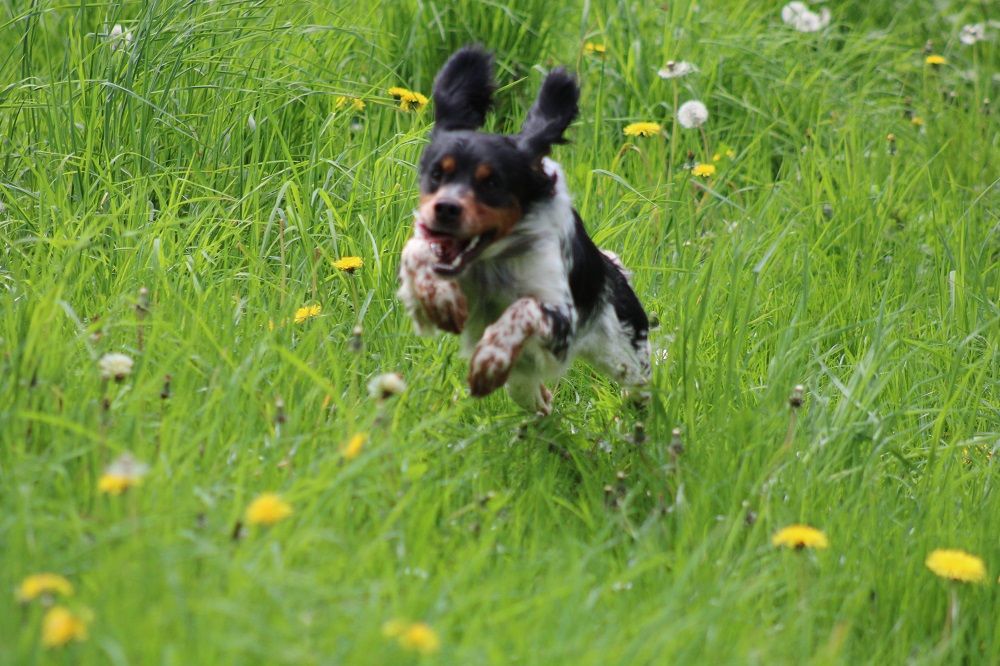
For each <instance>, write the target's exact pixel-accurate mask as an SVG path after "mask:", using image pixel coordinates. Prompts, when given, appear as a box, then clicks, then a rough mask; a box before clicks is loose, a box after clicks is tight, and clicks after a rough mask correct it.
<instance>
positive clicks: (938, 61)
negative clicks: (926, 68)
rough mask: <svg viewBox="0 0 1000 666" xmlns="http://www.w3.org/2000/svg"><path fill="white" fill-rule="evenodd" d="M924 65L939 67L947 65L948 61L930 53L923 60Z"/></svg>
mask: <svg viewBox="0 0 1000 666" xmlns="http://www.w3.org/2000/svg"><path fill="white" fill-rule="evenodd" d="M924 64H926V65H930V66H931V67H940V66H941V65H946V64H948V61H947V60H946V59H945V57H944V56H942V55H937V54H934V53H932V54H931V55H929V56H927V57H926V58H924Z"/></svg>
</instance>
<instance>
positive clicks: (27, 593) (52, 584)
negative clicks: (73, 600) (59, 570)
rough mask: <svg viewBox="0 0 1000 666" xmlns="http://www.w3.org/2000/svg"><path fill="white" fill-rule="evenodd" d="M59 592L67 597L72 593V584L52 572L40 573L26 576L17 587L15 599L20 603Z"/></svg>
mask: <svg viewBox="0 0 1000 666" xmlns="http://www.w3.org/2000/svg"><path fill="white" fill-rule="evenodd" d="M57 594H61V595H62V596H64V597H68V596H70V595H71V594H73V585H72V584H71V583H70V582H69V581H68V580H66V579H65V578H63V577H62V576H60V575H59V574H54V573H40V574H33V575H31V576H28V577H27V578H25V579H24V580H22V581H21V585H20V587H18V588H17V600H18V601H20V602H21V603H25V602H28V601H32V600H34V599H37V598H38V597H40V596H42V595H50V596H55V595H57Z"/></svg>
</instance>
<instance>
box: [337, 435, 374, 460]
mask: <svg viewBox="0 0 1000 666" xmlns="http://www.w3.org/2000/svg"><path fill="white" fill-rule="evenodd" d="M367 439H368V435H366V434H365V433H363V432H359V433H358V434H356V435H354V436H353V437H351V438H350V439H349V440H347V443H346V444H344V446H343V447H341V449H340V453H341V455H343V456H344V460H354V459H355V458H357V457H358V456H359V455H361V449H362V448H363V447H364V445H365V441H367Z"/></svg>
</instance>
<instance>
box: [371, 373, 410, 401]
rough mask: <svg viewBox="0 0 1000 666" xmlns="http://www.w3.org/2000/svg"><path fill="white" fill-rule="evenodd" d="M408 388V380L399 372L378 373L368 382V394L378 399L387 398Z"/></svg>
mask: <svg viewBox="0 0 1000 666" xmlns="http://www.w3.org/2000/svg"><path fill="white" fill-rule="evenodd" d="M405 390H406V382H405V381H403V376H402V375H401V374H399V373H398V372H386V373H384V374H381V375H376V376H374V377H372V378H371V381H369V382H368V395H369V396H371V397H372V398H375V399H377V400H385V399H386V398H391V397H392V396H394V395H399V394H400V393H402V392H403V391H405Z"/></svg>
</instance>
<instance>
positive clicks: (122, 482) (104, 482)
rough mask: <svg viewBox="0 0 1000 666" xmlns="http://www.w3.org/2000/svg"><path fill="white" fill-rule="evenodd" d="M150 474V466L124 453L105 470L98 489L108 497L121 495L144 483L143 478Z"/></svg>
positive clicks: (98, 483)
mask: <svg viewBox="0 0 1000 666" xmlns="http://www.w3.org/2000/svg"><path fill="white" fill-rule="evenodd" d="M148 472H149V465H147V464H145V463H141V462H139V461H138V460H136V459H135V458H133V457H132V454H130V453H123V454H122V455H121V456H119V457H118V458H117V459H116V460H115V461H114V462H112V463H111V464H110V465H108V466H107V468H106V469H105V470H104V474H102V475H101V478H100V480H99V481H98V482H97V489H98V490H99V491H100V492H102V493H106V494H108V495H121V494H122V493H123V492H125V491H126V490H128V489H129V488H131V487H132V486H137V485H139V484H140V483H142V478H143V477H144V476H146V474H147V473H148Z"/></svg>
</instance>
